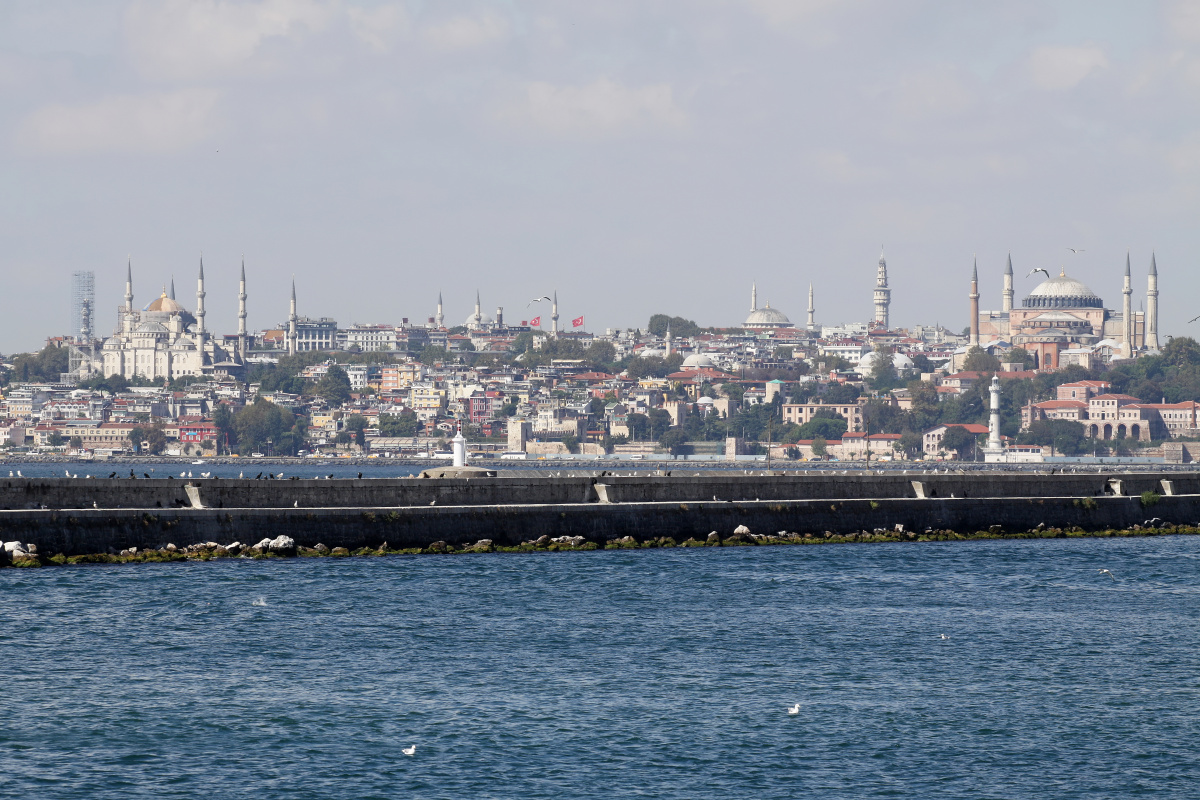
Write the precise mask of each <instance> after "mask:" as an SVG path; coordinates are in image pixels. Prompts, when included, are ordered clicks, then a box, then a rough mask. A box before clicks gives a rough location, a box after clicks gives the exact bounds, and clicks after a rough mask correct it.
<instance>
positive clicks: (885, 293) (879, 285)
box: [875, 250, 892, 330]
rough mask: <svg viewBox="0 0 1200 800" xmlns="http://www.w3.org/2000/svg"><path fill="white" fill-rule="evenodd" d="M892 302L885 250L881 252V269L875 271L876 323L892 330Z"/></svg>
mask: <svg viewBox="0 0 1200 800" xmlns="http://www.w3.org/2000/svg"><path fill="white" fill-rule="evenodd" d="M891 303H892V290H891V289H889V288H888V282H887V261H885V260H884V258H883V251H882V250H880V252H879V269H878V270H876V272H875V323H876V324H877V325H881V326H882V327H883V328H884V329H885V330H891V326H890V325H889V324H888V306H890V305H891Z"/></svg>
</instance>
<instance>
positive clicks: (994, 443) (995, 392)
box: [987, 375, 1003, 453]
mask: <svg viewBox="0 0 1200 800" xmlns="http://www.w3.org/2000/svg"><path fill="white" fill-rule="evenodd" d="M990 406H991V412H992V413H991V418H990V419H989V425H988V443H987V449H988V450H990V451H992V452H993V453H999V452H1000V451H1001V450H1002V449H1003V446H1002V445H1001V444H1000V378H999V377H998V376H996V375H993V376H992V391H991V403H990Z"/></svg>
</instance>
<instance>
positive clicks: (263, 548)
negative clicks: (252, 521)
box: [250, 539, 271, 553]
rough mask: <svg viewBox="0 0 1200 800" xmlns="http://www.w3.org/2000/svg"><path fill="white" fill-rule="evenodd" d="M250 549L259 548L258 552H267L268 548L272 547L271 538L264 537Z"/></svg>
mask: <svg viewBox="0 0 1200 800" xmlns="http://www.w3.org/2000/svg"><path fill="white" fill-rule="evenodd" d="M250 549H251V550H257V551H258V552H260V553H265V552H267V551H268V550H270V549H271V540H270V539H263V540H262V541H261V542H259V543H258V544H256V545H254V546H253V547H251V548H250Z"/></svg>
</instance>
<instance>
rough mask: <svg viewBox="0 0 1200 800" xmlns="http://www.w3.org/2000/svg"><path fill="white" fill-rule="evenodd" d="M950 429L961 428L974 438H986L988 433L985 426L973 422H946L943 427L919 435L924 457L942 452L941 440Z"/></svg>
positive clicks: (939, 426)
mask: <svg viewBox="0 0 1200 800" xmlns="http://www.w3.org/2000/svg"><path fill="white" fill-rule="evenodd" d="M951 428H962V429H963V430H965V431H966V432H967V433H970V434H973V435H974V436H986V435H987V433H988V426H987V425H979V424H978V423H974V422H947V423H946V424H944V425H938V426H937V427H935V428H930V429H929V430H927V431H925V433H923V434H922V435H921V449H922V450H924V451H925V454H926V455H936V454H937V453H939V452H941V451H942V439H944V438H945V436H946V431H948V430H950V429H951Z"/></svg>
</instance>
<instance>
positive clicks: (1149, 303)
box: [1145, 251, 1158, 350]
mask: <svg viewBox="0 0 1200 800" xmlns="http://www.w3.org/2000/svg"><path fill="white" fill-rule="evenodd" d="M1145 325H1146V349H1147V350H1157V349H1158V265H1157V264H1155V262H1154V252H1153V251H1151V252H1150V279H1149V281H1148V285H1147V287H1146V322H1145Z"/></svg>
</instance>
